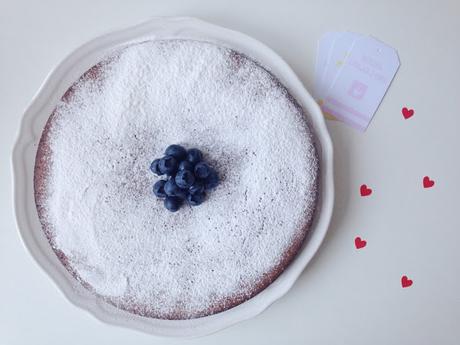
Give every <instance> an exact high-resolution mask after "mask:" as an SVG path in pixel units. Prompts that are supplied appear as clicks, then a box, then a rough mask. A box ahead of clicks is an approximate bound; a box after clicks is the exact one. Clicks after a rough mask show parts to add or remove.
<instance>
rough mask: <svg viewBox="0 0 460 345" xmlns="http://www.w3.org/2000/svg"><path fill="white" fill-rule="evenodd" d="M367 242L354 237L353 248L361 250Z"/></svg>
mask: <svg viewBox="0 0 460 345" xmlns="http://www.w3.org/2000/svg"><path fill="white" fill-rule="evenodd" d="M366 244H367V242H366V241H365V240H362V239H361V237H359V236H358V237H356V238H355V247H356V249H361V248H364V247H365V246H366Z"/></svg>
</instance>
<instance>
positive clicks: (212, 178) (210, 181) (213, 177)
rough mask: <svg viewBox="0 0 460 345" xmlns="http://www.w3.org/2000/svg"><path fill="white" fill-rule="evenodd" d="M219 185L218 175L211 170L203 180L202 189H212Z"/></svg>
mask: <svg viewBox="0 0 460 345" xmlns="http://www.w3.org/2000/svg"><path fill="white" fill-rule="evenodd" d="M218 184H219V175H217V172H216V171H215V170H214V169H212V168H211V170H210V172H209V175H208V177H206V179H205V180H204V187H205V189H206V190H209V189H214V188H216V187H217V185H218Z"/></svg>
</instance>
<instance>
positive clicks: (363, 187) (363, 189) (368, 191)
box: [359, 184, 372, 196]
mask: <svg viewBox="0 0 460 345" xmlns="http://www.w3.org/2000/svg"><path fill="white" fill-rule="evenodd" d="M359 191H360V192H361V196H368V195H371V194H372V189H370V188H368V187H367V186H366V185H365V184H363V185H361V188H360V189H359Z"/></svg>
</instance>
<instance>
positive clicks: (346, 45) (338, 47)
mask: <svg viewBox="0 0 460 345" xmlns="http://www.w3.org/2000/svg"><path fill="white" fill-rule="evenodd" d="M360 37H362V36H361V35H359V34H355V33H353V32H342V33H340V34H339V35H337V36H336V38H335V39H334V42H333V44H332V47H331V49H330V51H329V56H328V59H327V63H326V67H325V70H324V72H323V79H322V82H321V88H320V90H319V92H318V100H319V101H320V102H321V100H323V99H324V97H325V95H326V94H327V92H328V91H329V89H330V88H331V86H332V85H333V82H334V80H335V79H336V77H337V74H338V72H339V71H340V69H341V67H342V66H343V64H344V62H345V60H346V58H347V56H348V54H350V50H351V48H352V46H353V43H354V42H355V41H356V40H357V39H358V38H360Z"/></svg>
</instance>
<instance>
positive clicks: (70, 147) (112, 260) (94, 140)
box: [34, 39, 319, 320]
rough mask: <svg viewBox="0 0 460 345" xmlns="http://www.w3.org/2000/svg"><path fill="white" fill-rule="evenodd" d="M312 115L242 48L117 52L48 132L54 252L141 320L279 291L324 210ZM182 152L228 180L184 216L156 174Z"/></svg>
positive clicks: (44, 185)
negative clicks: (165, 158) (169, 206)
mask: <svg viewBox="0 0 460 345" xmlns="http://www.w3.org/2000/svg"><path fill="white" fill-rule="evenodd" d="M314 141H315V137H314V133H313V130H312V128H311V127H310V125H309V121H308V114H306V112H305V111H304V110H303V109H302V107H301V106H300V105H299V103H298V102H297V101H296V100H295V99H294V98H293V97H292V96H291V94H290V93H289V91H288V90H287V89H286V88H285V87H284V86H283V85H282V84H281V82H280V81H279V80H278V79H277V78H276V77H275V76H274V75H273V74H272V73H271V72H270V71H269V70H268V69H266V68H264V67H263V66H262V65H261V64H259V63H258V62H256V61H254V60H253V59H251V58H250V57H248V56H246V55H244V54H241V53H239V52H237V51H235V50H233V49H230V48H228V47H225V46H222V45H219V44H216V43H210V42H203V41H196V40H189V39H164V40H148V41H145V42H140V43H139V42H138V43H131V44H127V45H124V46H122V47H119V48H117V49H116V50H115V51H112V52H111V53H108V54H107V55H106V56H105V57H104V58H103V59H102V60H101V61H100V62H99V63H97V64H96V65H94V66H93V67H92V68H90V69H89V70H88V71H87V72H85V73H84V74H83V75H82V76H81V77H80V78H79V79H78V80H76V81H75V83H74V84H73V85H72V86H71V87H70V88H69V89H68V90H67V92H66V93H65V94H64V95H63V96H62V98H61V100H60V101H59V103H58V104H57V106H56V108H55V109H54V111H53V112H52V114H50V117H49V119H48V121H47V123H46V125H45V127H44V130H43V133H42V136H41V140H40V143H39V146H38V150H37V156H36V162H35V175H34V187H35V203H36V206H37V212H38V216H39V219H40V222H41V224H42V229H43V232H44V234H45V235H46V238H47V239H48V241H49V243H50V246H51V248H52V250H53V251H54V252H55V253H56V255H57V257H58V258H59V260H60V262H61V263H62V264H63V265H64V267H65V268H66V269H67V271H68V272H69V273H70V274H71V276H72V277H73V279H76V280H77V281H78V282H79V283H80V284H81V285H82V286H83V287H84V288H86V289H88V290H89V291H91V293H93V294H94V295H95V296H96V298H97V299H99V300H101V301H103V302H106V303H110V304H111V305H113V306H115V307H117V308H119V309H122V310H124V311H127V312H129V313H133V314H136V315H140V316H144V317H150V318H158V319H171V320H172V319H193V318H199V317H204V316H208V315H212V314H215V313H219V312H222V311H225V310H228V309H230V308H233V307H235V306H237V305H239V304H241V303H243V302H245V301H247V300H248V299H250V298H252V297H254V296H255V295H257V294H258V293H260V292H261V291H263V290H264V289H265V288H266V287H267V286H269V285H270V284H271V283H272V282H273V281H274V280H275V279H276V278H277V277H278V276H279V275H280V274H281V273H282V272H283V271H284V270H285V269H286V268H287V266H288V265H289V263H290V262H291V261H292V260H293V259H294V257H295V256H296V254H297V253H298V252H299V250H300V248H301V246H302V244H303V242H304V240H305V238H306V235H307V233H308V231H309V229H310V227H311V224H312V220H313V217H314V214H315V210H316V205H317V199H318V170H319V161H318V155H317V151H316V149H315V144H314ZM170 144H181V145H184V146H186V147H196V148H198V149H200V150H202V152H203V153H204V155H205V157H206V160H207V161H209V162H211V163H212V165H213V166H214V167H215V168H216V170H217V171H218V172H219V177H220V180H221V181H220V184H219V186H218V187H217V188H216V189H215V190H214V191H213V192H212V195H210V197H209V200H207V201H206V202H205V203H203V204H202V205H199V206H196V207H182V208H181V209H180V210H179V211H178V212H175V213H171V212H168V211H167V210H165V208H164V207H163V204H162V202H160V201H159V200H158V199H157V198H156V197H154V196H153V194H152V185H153V184H154V183H155V181H157V179H158V178H157V177H155V175H154V174H152V173H151V171H150V170H149V166H150V163H151V162H152V160H153V159H154V158H155V157H158V156H160V155H162V154H163V151H164V149H165V148H166V147H167V146H168V145H170Z"/></svg>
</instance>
